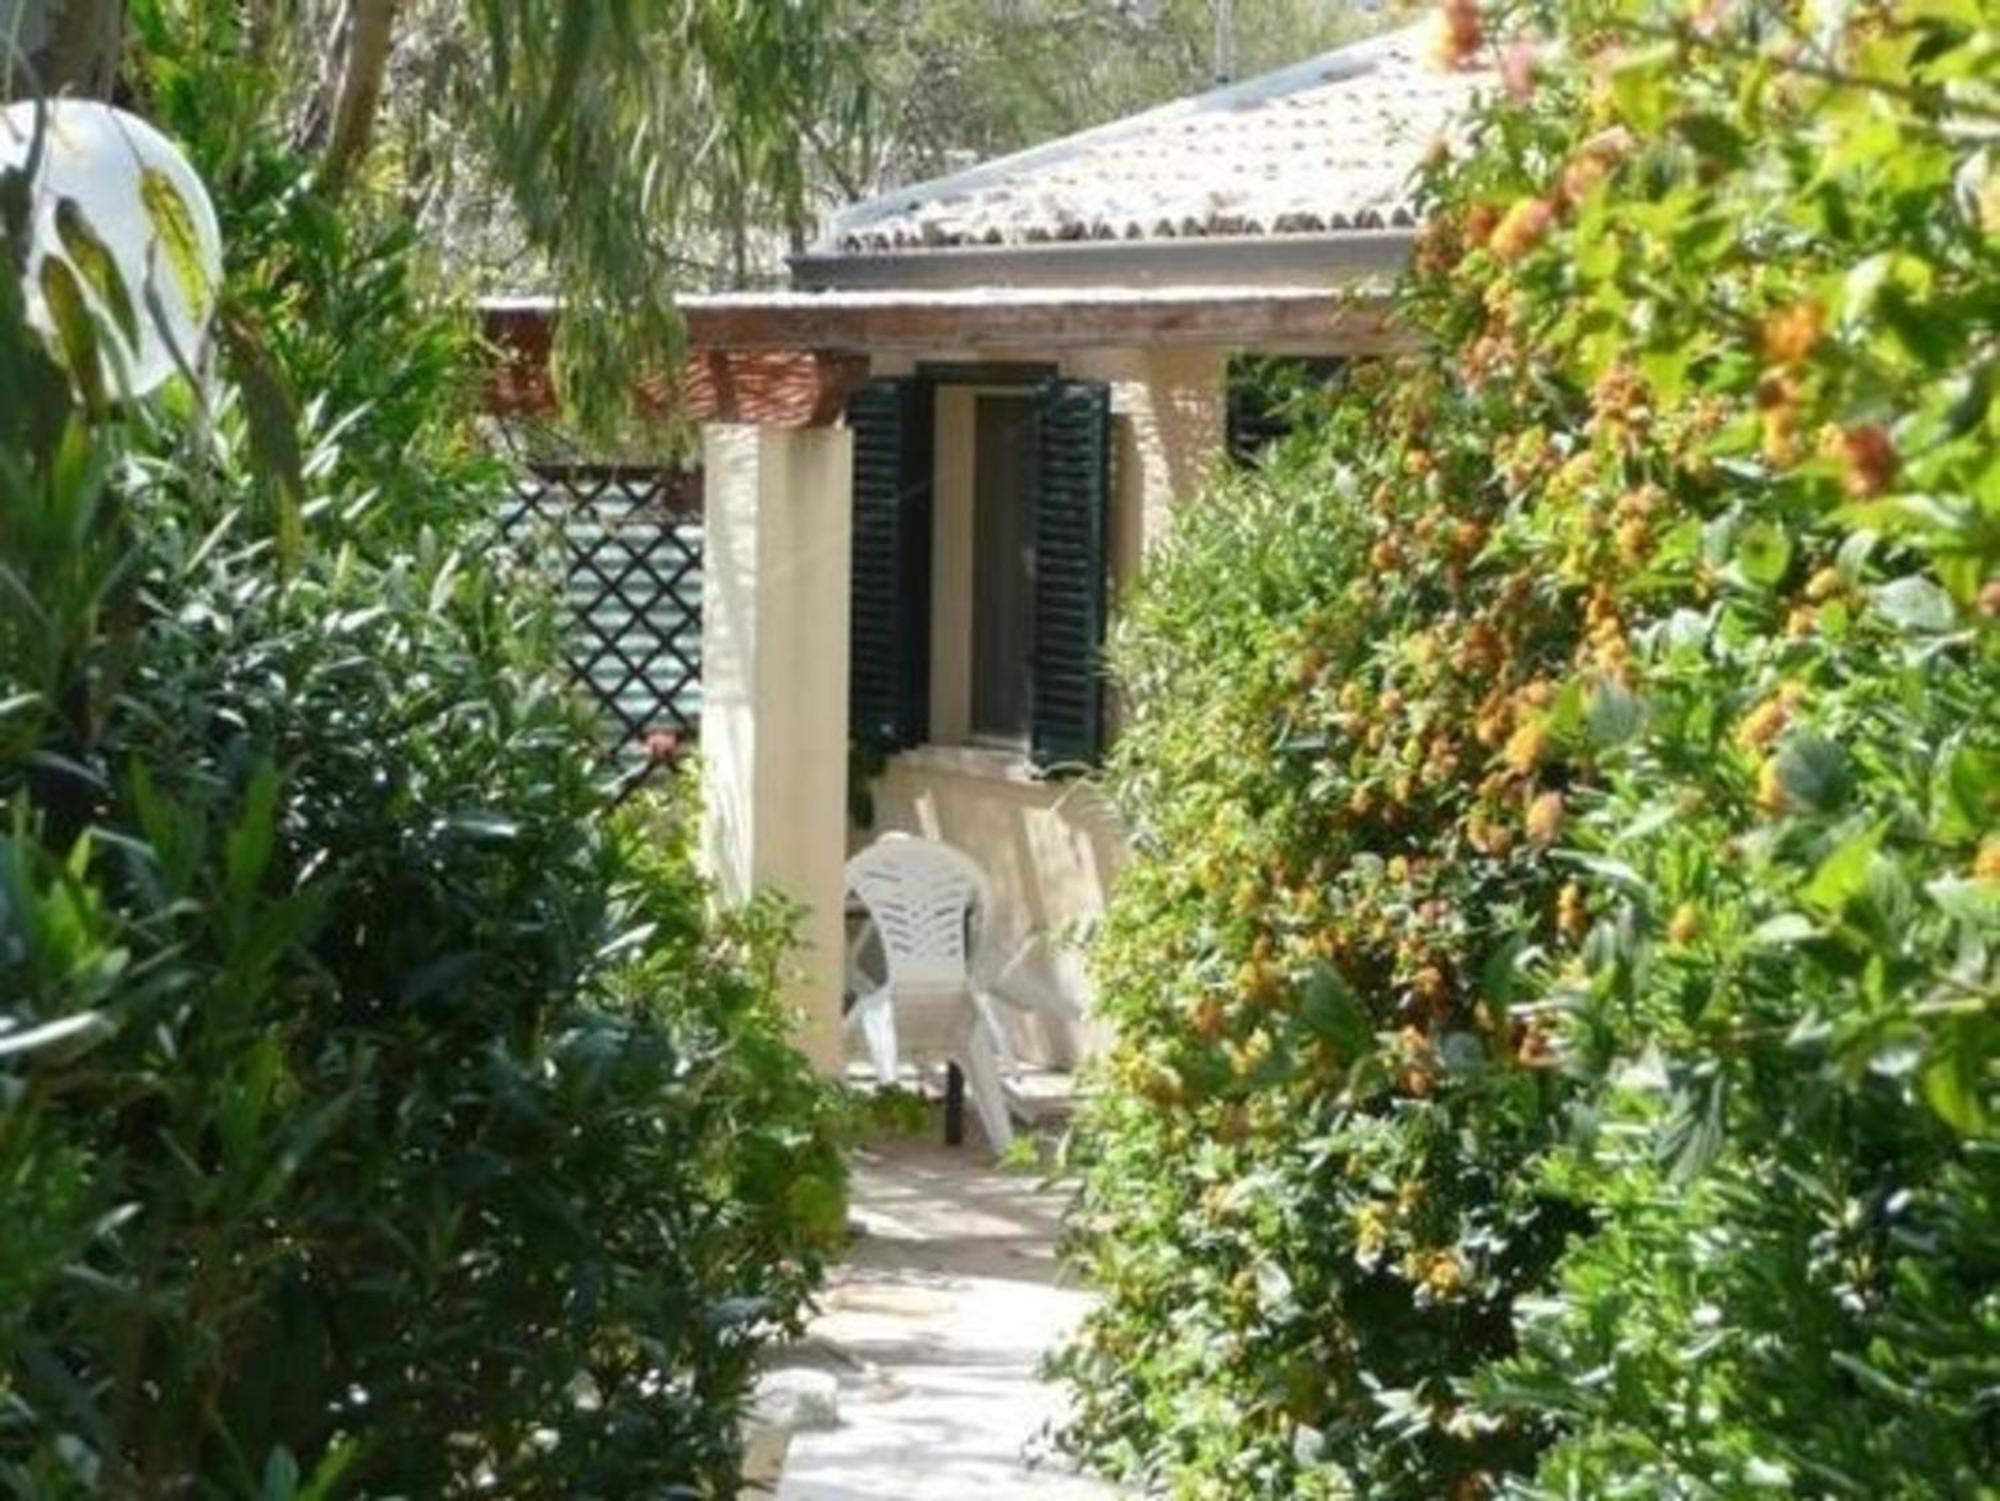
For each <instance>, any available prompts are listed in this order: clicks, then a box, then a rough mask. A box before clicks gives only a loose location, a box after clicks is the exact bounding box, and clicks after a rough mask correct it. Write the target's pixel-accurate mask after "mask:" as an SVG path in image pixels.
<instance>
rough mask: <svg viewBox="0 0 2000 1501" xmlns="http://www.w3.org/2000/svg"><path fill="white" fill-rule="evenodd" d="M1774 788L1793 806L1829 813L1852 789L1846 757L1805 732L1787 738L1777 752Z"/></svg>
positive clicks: (1822, 738)
mask: <svg viewBox="0 0 2000 1501" xmlns="http://www.w3.org/2000/svg"><path fill="white" fill-rule="evenodd" d="M1778 785H1779V786H1781V787H1783V788H1784V790H1785V796H1786V797H1788V798H1790V799H1791V800H1792V801H1793V802H1794V803H1796V804H1798V805H1800V806H1802V807H1805V808H1809V809H1812V810H1813V811H1814V812H1818V813H1830V812H1832V811H1834V810H1835V809H1836V808H1838V807H1839V806H1840V805H1841V803H1842V802H1844V801H1845V800H1846V798H1847V794H1848V790H1849V788H1850V787H1851V786H1852V777H1851V776H1850V774H1849V772H1848V768H1847V754H1846V752H1844V751H1842V750H1841V748H1840V747H1839V746H1837V745H1835V744H1834V743H1833V742H1832V741H1831V740H1828V739H1827V738H1826V737H1825V736H1823V735H1816V734H1814V733H1812V732H1811V731H1809V730H1807V731H1801V732H1799V733H1798V734H1795V735H1791V736H1789V737H1787V739H1786V741H1785V743H1784V746H1783V747H1782V748H1781V749H1780V750H1779V752H1778Z"/></svg>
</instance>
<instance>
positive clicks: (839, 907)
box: [701, 423, 853, 1073]
mask: <svg viewBox="0 0 2000 1501" xmlns="http://www.w3.org/2000/svg"><path fill="white" fill-rule="evenodd" d="M703 436H704V443H703V448H704V457H705V461H706V464H707V493H706V496H705V506H704V512H703V532H704V540H705V544H706V551H705V554H704V559H703V568H702V575H703V578H702V628H701V649H702V664H701V672H702V715H701V760H702V796H703V830H702V836H703V848H704V853H705V856H706V859H707V862H708V866H709V869H710V871H711V873H712V874H713V875H714V877H715V879H716V882H717V884H718V886H719V887H720V889H721V892H722V896H723V898H724V900H726V901H730V902H743V901H746V900H747V899H748V898H749V897H750V895H751V894H752V893H754V892H757V891H760V890H765V889H769V890H773V891H776V892H779V893H781V894H782V895H784V896H786V897H788V898H790V899H791V900H792V901H794V902H796V903H798V904H800V905H801V906H802V907H803V908H804V909H805V912H804V915H803V917H802V919H801V921H800V926H799V939H800V943H801V948H800V951H799V952H798V953H797V954H796V955H795V956H794V958H793V962H792V968H793V970H794V972H795V978H794V979H793V980H792V981H791V983H790V985H789V987H788V999H789V1000H790V1001H791V1002H792V1003H793V1004H794V1005H795V1006H796V1007H797V1009H798V1011H799V1014H800V1035H799V1043H800V1046H801V1047H802V1048H803V1050H804V1051H805V1052H806V1054H807V1056H809V1057H810V1058H811V1059H812V1060H813V1061H814V1062H815V1063H816V1064H818V1065H819V1067H820V1068H821V1069H823V1070H825V1071H827V1072H829V1073H832V1072H836V1071H837V1070H838V1069H839V1068H840V1066H841V1037H840V993H841V978H842V977H841V966H842V959H843V953H844V949H845V936H846V935H845V923H844V919H843V915H842V914H843V905H844V904H843V900H842V892H841V866H842V864H843V863H844V861H845V859H846V854H847V578H848V535H849V525H850V514H849V513H850V504H849V501H850V488H851V484H852V472H853V469H852V442H851V439H850V436H849V434H848V431H847V429H845V428H841V427H799V428H789V429H786V428H777V427H760V426H747V425H741V424H735V423H711V424H710V425H709V426H707V427H706V428H705V429H704V430H703Z"/></svg>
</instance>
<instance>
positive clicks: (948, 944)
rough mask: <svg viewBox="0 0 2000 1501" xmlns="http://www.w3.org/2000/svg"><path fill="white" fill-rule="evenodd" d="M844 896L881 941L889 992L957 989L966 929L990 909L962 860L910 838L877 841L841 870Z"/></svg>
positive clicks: (946, 848) (963, 971) (980, 879)
mask: <svg viewBox="0 0 2000 1501" xmlns="http://www.w3.org/2000/svg"><path fill="white" fill-rule="evenodd" d="M847 889H848V890H849V891H851V892H853V893H854V894H855V895H856V896H858V897H860V898H861V902H862V905H863V906H865V907H866V908H867V909H868V915H869V917H870V918H872V919H873V920H874V923H875V931H876V933H877V934H878V935H879V936H880V938H881V940H882V953H883V957H884V958H885V959H886V960H887V962H888V966H889V983H890V984H891V985H941V986H943V985H963V984H965V982H966V978H967V976H968V974H969V973H970V965H971V958H972V956H971V952H970V947H969V939H968V929H969V928H970V927H971V925H972V924H973V923H975V922H981V921H984V920H985V918H986V916H987V914H989V913H990V912H991V911H992V908H993V901H992V894H991V891H990V888H989V887H988V886H987V883H986V873H985V872H984V871H982V870H981V869H980V868H979V866H978V865H977V864H976V863H975V862H974V861H973V860H972V859H971V857H970V856H968V855H965V854H963V853H961V852H960V851H958V850H955V849H953V848H952V847H951V846H950V845H948V844H940V843H938V842H937V841H936V840H933V839H919V838H917V837H916V836H915V835H914V834H884V835H883V836H882V837H881V838H880V839H877V840H876V841H875V842H874V843H873V844H871V845H869V846H868V848H867V849H865V850H863V851H861V853H860V854H858V855H856V856H854V858H853V859H851V860H849V861H848V862H847Z"/></svg>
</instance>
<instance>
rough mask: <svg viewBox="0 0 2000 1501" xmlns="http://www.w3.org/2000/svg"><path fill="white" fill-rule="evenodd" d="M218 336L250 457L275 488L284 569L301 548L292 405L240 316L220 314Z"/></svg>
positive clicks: (299, 462)
mask: <svg viewBox="0 0 2000 1501" xmlns="http://www.w3.org/2000/svg"><path fill="white" fill-rule="evenodd" d="M222 341H223V346H224V347H225V348H226V349H227V350H228V353H229V367H230V374H232V375H233V376H235V378H236V384H237V388H238V389H239V390H240V391H241V392H242V393H243V417H244V422H245V424H246V426H247V429H248V432H249V436H250V455H251V458H252V459H254V460H255V461H256V464H257V467H258V469H259V470H260V471H261V472H262V473H263V474H264V476H265V477H266V478H268V479H269V480H270V481H271V482H272V484H273V487H274V488H275V490H276V492H277V497H278V514H277V518H276V527H275V530H276V533H277V541H278V558H279V562H280V564H281V565H282V566H283V567H284V568H285V569H286V571H287V572H289V571H290V570H291V569H292V568H294V567H295V566H297V563H298V560H299V557H300V555H301V554H302V553H303V552H304V550H305V535H304V514H305V501H306V481H305V453H304V451H303V449H302V448H301V446H300V443H299V417H298V405H297V403H296V402H295V401H293V399H292V391H291V387H290V386H289V385H288V384H287V383H286V381H285V377H284V375H283V374H282V373H281V372H280V371H279V369H278V367H277V365H276V364H275V363H274V362H273V361H272V359H271V356H270V354H269V353H268V352H267V351H266V350H265V348H264V345H263V341H262V340H260V339H259V338H257V336H256V335H255V334H254V333H253V332H252V331H251V330H250V328H249V327H248V326H247V325H245V324H244V323H243V322H242V321H241V320H240V319H237V318H234V317H231V318H225V319H224V320H223V324H222Z"/></svg>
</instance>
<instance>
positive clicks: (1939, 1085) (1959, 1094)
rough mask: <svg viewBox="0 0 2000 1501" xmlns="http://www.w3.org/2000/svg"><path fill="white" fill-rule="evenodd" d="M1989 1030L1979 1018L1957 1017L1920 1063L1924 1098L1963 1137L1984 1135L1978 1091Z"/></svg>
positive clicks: (1984, 1112) (1985, 1113)
mask: <svg viewBox="0 0 2000 1501" xmlns="http://www.w3.org/2000/svg"><path fill="white" fill-rule="evenodd" d="M1989 1031H1990V1028H1989V1027H1988V1026H1987V1024H1986V1022H1985V1019H1984V1018H1981V1017H1966V1018H1961V1019H1959V1020H1956V1021H1954V1022H1952V1023H1951V1024H1950V1025H1948V1026H1945V1027H1941V1028H1940V1029H1939V1030H1938V1033H1937V1036H1936V1038H1935V1040H1934V1041H1933V1042H1932V1045H1931V1053H1930V1057H1929V1059H1928V1060H1927V1061H1926V1062H1925V1064H1924V1070H1923V1074H1922V1084H1923V1091H1924V1099H1925V1100H1926V1101H1927V1102H1928V1103H1929V1105H1930V1107H1931V1109H1933V1110H1935V1111H1936V1112H1937V1113H1938V1115H1939V1116H1941V1117H1942V1118H1943V1119H1944V1121H1945V1122H1946V1123H1947V1124H1948V1125H1950V1126H1951V1128H1952V1129H1953V1130H1955V1131H1957V1132H1958V1133H1959V1134H1960V1135H1963V1136H1979V1135H1983V1134H1985V1132H1986V1131H1987V1129H1988V1126H1989V1122H1990V1120H1991V1112H1990V1111H1989V1110H1988V1109H1987V1107H1986V1101H1985V1099H1984V1098H1983V1097H1982V1095H1981V1091H1980V1085H1981V1082H1982V1081H1981V1077H1980V1076H1981V1074H1982V1072H1983V1070H1984V1067H1985V1059H1986V1056H1987V1048H1986V1043H1987V1041H1989V1040H1990V1039H1989V1038H1988V1036H1987V1034H1988V1032H1989Z"/></svg>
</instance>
